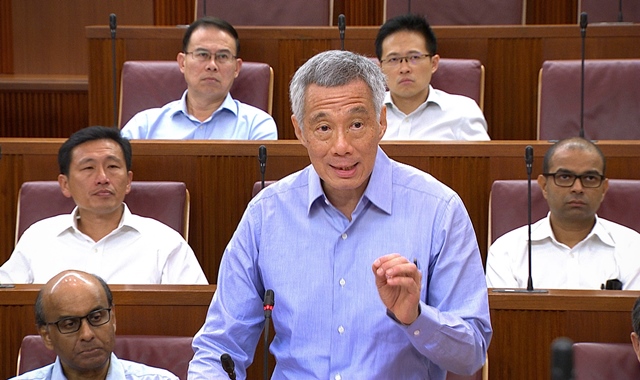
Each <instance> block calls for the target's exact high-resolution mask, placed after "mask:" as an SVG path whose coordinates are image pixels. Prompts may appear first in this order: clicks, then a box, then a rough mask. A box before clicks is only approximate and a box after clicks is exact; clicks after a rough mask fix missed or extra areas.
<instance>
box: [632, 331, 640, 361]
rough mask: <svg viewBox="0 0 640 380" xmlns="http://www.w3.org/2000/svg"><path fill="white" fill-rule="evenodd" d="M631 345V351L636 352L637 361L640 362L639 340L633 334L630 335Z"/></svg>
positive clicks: (636, 335)
mask: <svg viewBox="0 0 640 380" xmlns="http://www.w3.org/2000/svg"><path fill="white" fill-rule="evenodd" d="M631 345H632V346H633V350H634V351H635V352H636V356H637V357H638V361H640V338H639V337H638V334H636V333H635V332H632V333H631Z"/></svg>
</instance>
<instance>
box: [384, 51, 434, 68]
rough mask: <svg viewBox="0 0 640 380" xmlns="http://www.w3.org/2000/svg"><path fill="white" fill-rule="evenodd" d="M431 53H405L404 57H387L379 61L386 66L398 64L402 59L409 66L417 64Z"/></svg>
mask: <svg viewBox="0 0 640 380" xmlns="http://www.w3.org/2000/svg"><path fill="white" fill-rule="evenodd" d="M431 56H432V55H431V54H428V53H426V54H411V55H407V56H405V57H391V58H387V59H382V60H380V63H382V64H383V65H386V66H390V67H392V66H398V65H399V64H400V63H402V61H406V62H407V63H408V64H410V65H411V66H416V65H418V64H419V63H420V62H422V61H423V60H424V59H425V58H427V57H431Z"/></svg>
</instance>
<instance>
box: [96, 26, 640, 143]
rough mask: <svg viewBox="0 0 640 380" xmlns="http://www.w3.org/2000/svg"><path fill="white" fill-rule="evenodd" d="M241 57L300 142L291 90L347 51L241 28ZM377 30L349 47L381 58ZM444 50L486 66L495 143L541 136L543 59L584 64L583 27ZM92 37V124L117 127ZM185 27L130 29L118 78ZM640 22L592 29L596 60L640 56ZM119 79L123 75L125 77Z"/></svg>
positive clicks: (464, 36)
mask: <svg viewBox="0 0 640 380" xmlns="http://www.w3.org/2000/svg"><path fill="white" fill-rule="evenodd" d="M237 29H238V34H239V36H240V40H241V46H242V47H241V53H240V56H241V57H242V58H243V59H245V60H248V61H259V62H266V63H268V64H270V65H271V66H272V67H273V70H274V74H275V86H274V105H273V117H274V119H275V120H276V124H277V125H278V132H279V137H280V139H293V138H295V136H294V133H293V127H292V126H291V121H290V115H291V112H290V107H289V100H288V94H289V91H288V85H289V81H290V79H291V77H292V75H293V73H294V72H295V70H296V69H297V68H298V67H299V66H300V65H301V64H303V63H304V62H305V61H306V60H307V59H308V58H310V57H311V56H313V55H315V54H316V53H319V52H322V51H325V50H328V49H340V38H339V33H338V30H337V28H335V27H313V28H311V27H307V28H304V27H238V28H237ZM377 31H378V28H377V27H351V28H348V30H347V32H346V38H345V39H346V41H345V49H347V50H351V51H355V52H358V53H361V54H365V55H369V56H374V55H375V48H374V40H375V36H376V33H377ZM434 31H435V33H436V35H437V37H438V52H439V54H440V55H441V56H442V57H446V58H473V59H478V60H480V61H481V62H482V64H483V65H484V67H485V69H486V84H485V88H486V91H485V102H484V104H485V108H484V113H485V116H486V118H487V122H488V125H489V135H490V136H491V137H492V139H494V140H519V139H525V140H526V139H535V138H536V112H537V89H538V87H537V83H538V71H539V70H540V68H541V67H542V62H543V61H545V60H549V59H579V58H580V46H581V41H580V30H579V28H578V27H577V26H575V25H553V26H550V25H546V26H457V27H455V26H454V27H434ZM86 33H87V38H88V40H89V52H90V71H89V122H90V124H102V125H113V120H112V119H113V111H112V108H111V103H112V102H111V96H112V95H111V94H112V92H111V81H112V77H111V68H110V65H109V64H108V62H110V57H111V44H110V34H109V29H108V27H105V26H95V27H87V29H86ZM183 33H184V29H183V28H171V27H155V28H146V27H122V28H120V30H119V32H118V41H117V45H118V51H119V53H118V63H117V65H118V68H119V69H118V73H119V72H120V68H121V67H122V64H123V62H124V61H125V60H152V59H161V60H173V59H175V56H176V54H177V52H178V51H179V50H180V42H181V39H182V36H183ZM638 46H640V24H636V25H623V26H612V25H608V26H603V25H600V26H590V27H589V32H588V38H587V41H586V57H587V59H589V58H640V50H639V49H638V48H637V47H638ZM118 76H119V74H118ZM118 80H119V77H118Z"/></svg>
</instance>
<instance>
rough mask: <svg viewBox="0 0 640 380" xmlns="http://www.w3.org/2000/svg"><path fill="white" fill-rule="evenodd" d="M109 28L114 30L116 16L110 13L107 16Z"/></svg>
mask: <svg viewBox="0 0 640 380" xmlns="http://www.w3.org/2000/svg"><path fill="white" fill-rule="evenodd" d="M109 28H110V29H111V30H114V29H115V28H116V14H115V13H112V14H110V15H109Z"/></svg>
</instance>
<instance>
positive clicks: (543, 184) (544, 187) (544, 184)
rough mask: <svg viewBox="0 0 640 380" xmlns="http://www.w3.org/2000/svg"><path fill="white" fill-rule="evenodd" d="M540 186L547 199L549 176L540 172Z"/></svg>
mask: <svg viewBox="0 0 640 380" xmlns="http://www.w3.org/2000/svg"><path fill="white" fill-rule="evenodd" d="M538 186H540V189H541V190H542V195H543V196H544V199H547V177H545V176H543V175H542V174H540V175H539V176H538Z"/></svg>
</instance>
